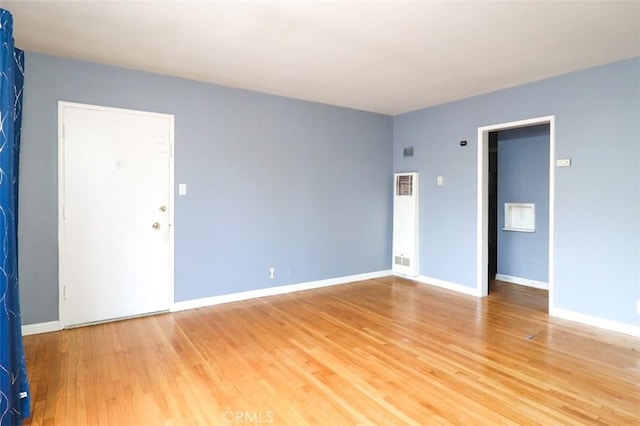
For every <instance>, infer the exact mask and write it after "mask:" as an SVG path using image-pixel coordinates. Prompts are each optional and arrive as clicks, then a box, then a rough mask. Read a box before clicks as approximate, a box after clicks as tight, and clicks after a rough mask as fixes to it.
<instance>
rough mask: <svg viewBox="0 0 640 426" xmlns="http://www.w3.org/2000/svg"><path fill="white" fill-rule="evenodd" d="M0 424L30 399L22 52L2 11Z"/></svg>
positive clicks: (17, 418)
mask: <svg viewBox="0 0 640 426" xmlns="http://www.w3.org/2000/svg"><path fill="white" fill-rule="evenodd" d="M0 66H1V68H2V69H1V70H0V425H1V426H14V425H21V424H22V420H23V419H25V418H27V417H29V416H30V414H31V413H30V411H31V396H30V393H29V381H28V377H27V365H26V359H25V354H24V345H23V341H22V330H21V328H22V323H21V320H20V300H19V290H18V241H17V240H18V164H19V154H20V129H21V124H22V88H23V82H24V52H23V51H21V50H20V49H16V48H15V45H14V40H13V18H12V16H11V13H9V12H8V11H6V10H4V9H0Z"/></svg>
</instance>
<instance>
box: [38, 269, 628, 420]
mask: <svg viewBox="0 0 640 426" xmlns="http://www.w3.org/2000/svg"><path fill="white" fill-rule="evenodd" d="M546 297H547V296H546V292H544V291H541V290H536V289H525V288H522V287H519V286H514V285H510V284H506V283H498V282H496V283H494V285H493V286H492V289H491V295H490V296H489V297H487V298H485V299H476V298H474V297H471V296H465V295H461V294H457V293H453V292H450V291H447V290H442V289H438V288H434V287H431V286H426V285H423V284H416V283H413V282H412V281H407V280H404V279H401V278H394V277H388V278H383V279H377V280H369V281H362V282H358V283H353V284H348V285H342V286H335V287H327V288H323V289H318V290H311V291H307V292H300V293H292V294H287V295H281V296H273V297H267V298H262V299H254V300H249V301H243V302H236V303H230V304H226V305H218V306H214V307H210V308H204V309H197V310H192V311H184V312H178V313H173V314H165V315H157V316H153V317H147V318H139V319H133V320H127V321H121V322H114V323H109V324H102V325H97V326H92V327H85V328H78V329H71V330H64V331H61V332H56V333H48V334H40V335H34V336H27V337H25V346H26V352H27V362H28V367H29V373H30V379H31V386H32V395H33V417H32V419H31V421H28V422H26V424H32V425H41V424H42V425H74V426H75V425H162V424H167V425H217V424H281V425H282V424H287V425H297V424H316V425H342V424H381V425H392V424H415V425H418V424H419V425H425V424H481V425H487V424H544V425H553V424H562V425H568V424H610V425H623V424H636V425H637V424H640V339H638V338H633V337H629V336H625V335H622V334H617V333H613V332H607V331H603V330H599V329H596V328H591V327H586V326H581V325H578V324H574V323H571V322H568V321H563V320H558V319H553V318H549V317H548V315H547V314H546V309H547V304H546Z"/></svg>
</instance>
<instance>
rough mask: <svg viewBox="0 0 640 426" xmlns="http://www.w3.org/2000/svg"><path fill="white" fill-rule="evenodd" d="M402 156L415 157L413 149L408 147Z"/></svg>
mask: <svg viewBox="0 0 640 426" xmlns="http://www.w3.org/2000/svg"><path fill="white" fill-rule="evenodd" d="M402 156H403V157H405V158H406V157H413V147H412V146H407V147H405V148H404V149H403V150H402Z"/></svg>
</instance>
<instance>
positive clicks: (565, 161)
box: [556, 158, 571, 167]
mask: <svg viewBox="0 0 640 426" xmlns="http://www.w3.org/2000/svg"><path fill="white" fill-rule="evenodd" d="M556 167H571V158H559V159H557V160H556Z"/></svg>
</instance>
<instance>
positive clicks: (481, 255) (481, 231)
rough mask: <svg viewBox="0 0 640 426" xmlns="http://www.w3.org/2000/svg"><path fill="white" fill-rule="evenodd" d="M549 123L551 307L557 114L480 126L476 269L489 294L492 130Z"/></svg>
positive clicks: (481, 288) (481, 286) (481, 287)
mask: <svg viewBox="0 0 640 426" xmlns="http://www.w3.org/2000/svg"><path fill="white" fill-rule="evenodd" d="M538 124H549V278H548V279H549V311H551V310H552V309H553V307H554V303H553V300H554V298H553V283H554V271H555V268H554V262H553V259H554V256H553V247H554V244H553V241H554V235H555V234H554V233H555V152H556V150H555V146H556V136H555V115H548V116H545V117H537V118H531V119H528V120H519V121H511V122H508V123H501V124H493V125H490V126H483V127H478V215H477V248H476V253H477V262H476V265H477V270H476V277H477V283H476V292H477V294H479V295H480V296H481V297H484V296H487V295H488V294H489V276H488V275H489V274H488V271H487V267H488V264H489V248H488V247H489V240H488V237H489V235H488V228H489V208H488V207H489V133H490V132H495V131H499V130H507V129H515V128H518V127H528V126H535V125H538Z"/></svg>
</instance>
